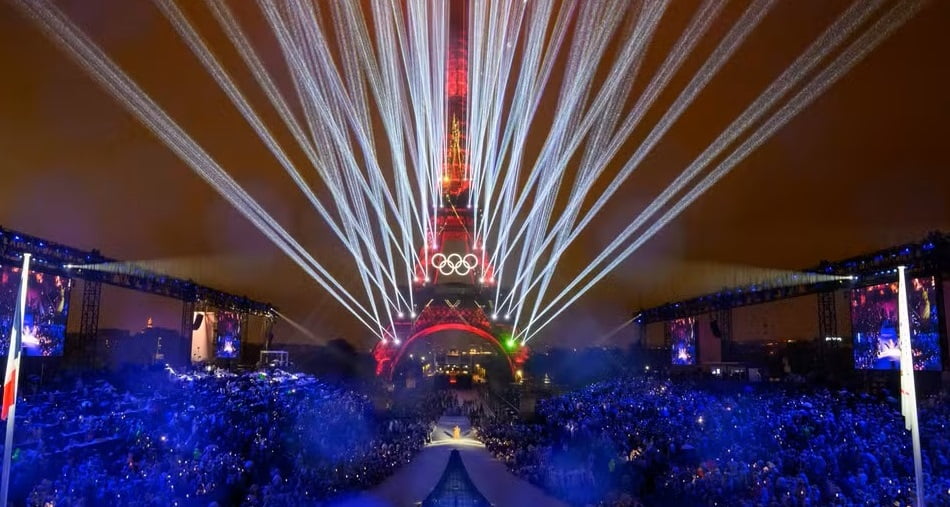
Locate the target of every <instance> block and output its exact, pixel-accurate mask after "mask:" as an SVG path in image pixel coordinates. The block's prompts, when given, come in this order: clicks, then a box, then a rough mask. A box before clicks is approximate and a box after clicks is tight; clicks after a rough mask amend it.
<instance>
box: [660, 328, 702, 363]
mask: <svg viewBox="0 0 950 507" xmlns="http://www.w3.org/2000/svg"><path fill="white" fill-rule="evenodd" d="M666 325H667V326H669V327H670V339H671V342H672V344H673V346H672V361H673V364H684V365H688V364H696V319H695V318H693V317H686V318H682V319H676V320H672V321H670V322H668V323H667V324H666Z"/></svg>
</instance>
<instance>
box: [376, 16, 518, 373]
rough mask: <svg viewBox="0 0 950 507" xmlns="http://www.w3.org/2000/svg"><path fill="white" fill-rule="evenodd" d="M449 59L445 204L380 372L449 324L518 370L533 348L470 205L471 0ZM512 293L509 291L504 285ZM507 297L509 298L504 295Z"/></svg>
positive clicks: (383, 346)
mask: <svg viewBox="0 0 950 507" xmlns="http://www.w3.org/2000/svg"><path fill="white" fill-rule="evenodd" d="M449 6H450V13H449V16H450V21H449V30H450V34H449V44H448V55H447V59H446V76H445V78H446V87H445V90H446V95H447V101H446V103H447V107H446V112H447V114H446V118H445V121H446V122H447V125H448V129H447V130H448V133H449V138H448V140H447V143H446V150H445V158H444V161H443V164H442V174H441V177H440V181H441V189H440V190H441V197H440V203H439V204H438V205H437V206H435V207H434V208H435V209H434V213H433V214H432V216H430V217H428V230H427V233H426V238H425V241H426V244H424V245H421V246H420V247H419V263H418V264H417V265H416V266H415V278H414V285H413V286H412V287H409V288H403V291H407V292H408V291H411V294H406V299H407V300H409V301H413V311H412V312H411V313H410V314H408V315H406V314H400V315H397V318H396V319H395V320H394V322H393V324H392V326H390V327H389V328H388V329H387V331H386V333H385V339H384V340H382V341H380V342H378V343H377V344H376V346H375V347H374V348H373V357H374V358H375V359H376V373H377V375H380V376H382V377H385V378H391V377H392V374H393V372H394V371H395V368H396V365H397V364H398V363H399V361H400V360H401V359H402V356H403V355H404V353H405V352H406V350H408V348H409V346H410V344H411V343H412V342H414V341H415V340H417V339H420V338H424V337H426V336H430V335H433V334H436V333H439V332H443V331H460V332H464V333H468V334H471V335H473V336H476V337H479V338H481V339H484V340H486V341H488V342H490V343H491V344H492V345H493V346H494V347H495V348H496V349H497V350H498V352H499V353H500V354H501V355H502V356H503V357H504V358H505V359H506V360H507V362H508V366H509V368H510V370H511V372H512V375H514V372H515V371H516V370H517V368H518V365H520V364H522V363H523V362H524V361H525V359H527V352H528V349H527V348H526V347H525V346H523V345H522V344H521V343H520V342H519V341H517V340H515V339H514V338H513V337H512V336H511V325H510V322H509V320H510V317H509V316H506V315H499V314H498V313H497V312H496V310H495V308H494V306H493V305H494V301H496V297H495V295H496V290H497V287H496V280H495V274H494V269H493V266H492V265H491V264H490V259H491V257H492V255H491V252H488V251H486V249H485V248H484V245H481V244H477V243H476V240H475V234H474V232H475V230H474V223H475V220H474V214H475V213H476V212H479V211H481V210H478V209H477V208H476V207H475V206H474V205H470V204H469V203H470V199H469V192H470V191H471V179H470V178H471V171H470V168H469V165H468V160H467V154H466V152H465V148H464V146H465V135H466V120H467V108H468V43H467V40H468V38H467V37H468V36H467V28H466V27H467V14H466V11H465V10H466V8H467V2H464V1H461V0H459V1H455V2H450V3H449ZM502 292H503V294H504V295H507V294H506V293H505V292H504V291H502ZM501 299H504V297H502V298H501Z"/></svg>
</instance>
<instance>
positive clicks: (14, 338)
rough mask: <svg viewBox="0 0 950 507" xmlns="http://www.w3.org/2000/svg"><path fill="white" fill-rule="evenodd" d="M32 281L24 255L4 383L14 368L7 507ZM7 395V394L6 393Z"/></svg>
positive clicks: (1, 492) (4, 489) (3, 485)
mask: <svg viewBox="0 0 950 507" xmlns="http://www.w3.org/2000/svg"><path fill="white" fill-rule="evenodd" d="M29 279H30V254H28V253H25V254H23V270H22V271H21V272H20V294H19V297H18V298H17V308H16V309H15V310H14V311H15V312H17V313H16V314H15V315H14V316H13V329H11V330H10V349H9V351H8V352H7V354H8V355H7V372H6V375H5V376H4V382H6V381H7V380H8V379H7V378H6V376H7V375H10V374H11V372H10V369H11V366H12V368H13V372H12V373H13V379H12V382H13V386H12V388H13V393H12V394H13V398H12V399H13V403H12V404H11V405H10V408H9V409H8V411H7V437H6V440H5V441H4V445H3V480H2V482H0V502H2V503H0V505H2V506H3V507H7V497H8V496H9V493H10V461H11V460H12V458H13V419H14V417H15V416H16V395H17V380H18V377H19V376H20V368H19V364H18V363H19V358H18V357H17V356H19V355H20V348H21V346H22V340H23V316H24V314H25V313H26V286H27V283H29ZM4 394H6V393H4Z"/></svg>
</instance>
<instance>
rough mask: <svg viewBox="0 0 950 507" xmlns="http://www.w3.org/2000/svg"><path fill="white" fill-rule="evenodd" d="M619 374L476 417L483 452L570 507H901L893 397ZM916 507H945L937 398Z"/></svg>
mask: <svg viewBox="0 0 950 507" xmlns="http://www.w3.org/2000/svg"><path fill="white" fill-rule="evenodd" d="M714 387H715V386H713V385H704V384H700V383H698V382H696V381H669V380H661V379H657V378H649V377H642V378H628V379H623V380H615V381H609V382H602V383H598V384H594V385H591V386H589V387H587V388H585V389H582V390H579V391H576V392H572V393H569V394H566V395H562V396H559V397H554V398H550V399H547V400H545V401H543V402H541V403H539V406H538V415H539V418H538V419H539V420H538V421H537V422H534V423H531V424H528V423H524V422H520V421H516V420H488V421H484V422H483V423H482V424H481V428H480V432H481V435H482V438H483V439H484V440H485V442H486V445H487V447H488V448H489V450H490V451H491V452H493V453H494V454H495V455H496V456H497V457H498V458H499V459H501V460H503V461H504V462H505V463H506V464H507V466H508V467H509V469H511V470H512V471H513V472H514V473H516V474H517V475H520V476H522V477H524V478H525V479H528V480H529V481H531V482H533V483H535V484H537V485H539V486H541V487H542V488H544V489H546V490H548V491H550V492H551V493H553V494H554V495H556V496H558V497H560V498H562V499H564V500H566V501H568V502H570V503H571V504H574V505H611V506H623V505H643V504H646V505H710V506H716V505H719V506H723V505H743V506H745V505H748V506H751V505H765V506H773V505H774V506H817V505H909V504H911V503H912V501H913V499H914V496H913V490H914V488H913V485H914V468H913V462H912V450H911V449H912V448H911V437H910V432H908V431H905V429H904V420H903V418H902V416H901V414H900V405H899V403H898V402H897V400H895V399H893V398H888V397H872V396H870V395H856V394H852V393H849V392H846V391H841V392H829V391H827V390H817V389H806V388H802V387H800V386H799V387H789V386H755V387H754V388H753V387H752V386H744V387H735V388H731V389H722V386H721V385H719V386H718V387H715V389H713V388H714ZM919 408H920V415H921V417H920V420H921V435H922V436H921V441H922V449H923V470H924V477H925V485H926V488H925V490H926V494H925V500H926V504H927V505H950V472H948V470H950V400H948V399H946V398H943V397H936V398H928V399H925V400H921V401H920V404H919Z"/></svg>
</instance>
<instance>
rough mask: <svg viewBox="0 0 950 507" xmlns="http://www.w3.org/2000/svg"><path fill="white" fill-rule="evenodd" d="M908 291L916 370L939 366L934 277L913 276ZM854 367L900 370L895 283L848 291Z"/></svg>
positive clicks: (938, 335) (938, 331) (911, 341)
mask: <svg viewBox="0 0 950 507" xmlns="http://www.w3.org/2000/svg"><path fill="white" fill-rule="evenodd" d="M908 289H909V290H908V292H907V299H908V301H907V302H908V307H909V308H908V311H909V313H910V343H911V347H912V350H913V356H914V369H915V370H939V369H940V325H939V319H938V315H939V309H938V307H937V298H936V290H935V288H934V279H933V277H930V278H913V279H911V280H910V282H909V286H908ZM851 327H852V330H853V332H854V367H855V368H857V369H864V370H871V369H873V370H897V369H900V346H899V344H898V334H899V329H900V328H899V326H898V319H897V282H894V283H884V284H880V285H872V286H870V287H862V288H859V289H853V290H852V291H851Z"/></svg>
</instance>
